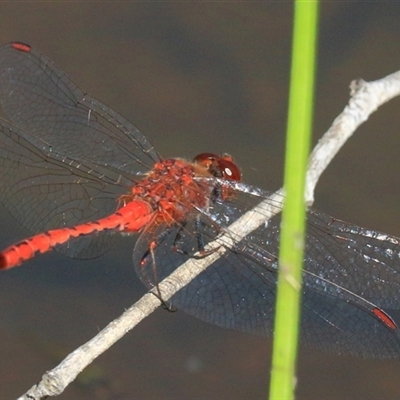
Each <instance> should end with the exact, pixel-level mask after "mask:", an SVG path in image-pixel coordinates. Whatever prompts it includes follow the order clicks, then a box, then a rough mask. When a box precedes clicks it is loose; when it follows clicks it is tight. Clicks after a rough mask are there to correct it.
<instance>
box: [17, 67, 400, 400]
mask: <svg viewBox="0 0 400 400" xmlns="http://www.w3.org/2000/svg"><path fill="white" fill-rule="evenodd" d="M399 94H400V71H399V72H396V73H394V74H391V75H388V76H387V77H385V78H383V79H380V80H377V81H374V82H365V81H363V80H358V81H353V82H352V83H351V98H350V101H349V104H348V105H347V106H346V107H345V109H344V110H343V112H342V113H341V114H340V115H339V116H338V117H337V118H336V119H335V121H334V122H333V124H332V126H331V128H330V129H329V130H328V131H327V132H326V133H325V135H324V136H323V138H322V139H321V140H320V141H319V143H318V144H317V146H316V147H315V149H314V150H313V152H312V154H311V156H310V161H309V168H308V172H307V183H306V194H305V196H306V201H307V203H308V204H309V205H310V204H312V202H313V199H314V188H315V186H316V184H317V181H318V179H319V177H320V176H321V174H322V172H323V171H324V170H325V168H326V167H327V166H328V164H329V163H330V161H331V160H332V159H333V157H334V156H335V155H336V153H337V152H338V151H339V149H340V148H341V147H342V145H343V144H344V143H345V142H346V140H347V139H348V138H349V137H350V136H351V135H352V134H353V132H354V131H355V130H356V128H357V127H358V126H359V125H361V123H363V122H364V121H366V120H367V119H368V117H369V116H370V114H371V113H373V112H374V111H375V110H376V109H377V108H378V107H379V106H380V105H382V104H383V103H385V102H387V101H389V100H390V99H392V98H393V97H395V96H397V95H399ZM282 195H283V190H282V189H281V190H279V191H277V192H275V193H274V194H273V195H272V196H271V197H270V198H268V199H266V200H264V201H263V202H261V203H260V204H259V205H257V206H256V207H255V208H254V209H253V210H251V211H249V212H247V213H246V214H244V215H243V216H242V217H241V218H240V219H238V220H237V221H235V222H234V223H233V224H232V225H231V226H229V228H228V229H229V235H224V236H223V237H220V238H218V242H217V243H215V242H213V243H210V246H211V247H216V248H217V250H216V251H215V252H212V254H210V256H208V257H206V258H202V259H200V260H194V259H190V260H188V261H187V262H186V263H185V264H183V265H182V266H180V267H179V268H178V269H176V270H175V271H174V272H173V273H172V274H171V275H170V276H169V277H168V278H166V279H164V280H163V281H162V282H161V283H160V284H159V289H160V291H161V292H162V294H163V299H165V300H168V299H169V298H170V297H171V296H173V295H174V294H175V293H176V292H177V291H179V290H180V289H182V288H183V287H184V286H186V285H187V284H188V283H189V282H190V281H191V280H192V279H194V278H195V277H196V276H197V275H198V274H200V273H201V272H202V271H204V270H205V269H206V268H207V267H208V266H209V265H210V264H212V263H213V262H214V261H215V260H216V259H217V258H218V257H221V256H222V255H223V254H224V253H225V252H226V251H228V250H227V249H229V247H230V244H231V243H232V244H233V240H234V241H238V240H241V239H242V238H244V237H245V236H246V235H248V234H249V233H250V232H252V231H253V230H255V229H257V228H258V227H259V226H260V225H261V224H263V223H264V222H265V221H267V220H268V219H269V218H271V217H272V216H273V215H275V214H277V213H279V212H280V211H281V208H280V207H278V206H274V204H279V202H280V201H281V199H282ZM276 200H279V201H276ZM260 211H261V212H260ZM222 240H223V243H224V246H223V247H221V241H222ZM159 305H160V301H159V300H158V299H157V298H156V296H154V295H153V294H152V293H147V294H146V295H145V296H143V297H142V298H141V299H140V300H139V301H138V302H136V303H135V304H134V305H133V306H132V307H130V308H129V309H128V310H127V311H125V312H124V313H123V314H122V315H121V316H120V317H119V318H117V319H116V320H114V321H113V322H111V323H110V324H109V325H108V326H107V327H106V328H104V329H103V330H102V331H101V332H100V333H98V334H97V335H96V336H95V337H94V338H93V339H91V340H90V341H88V342H87V343H85V344H84V345H83V346H81V347H79V348H78V349H76V350H75V351H74V352H73V353H71V354H70V355H69V356H68V357H67V358H65V359H64V360H63V361H62V362H61V364H59V365H58V366H57V367H56V368H54V369H53V370H51V371H49V372H46V373H45V374H44V375H43V378H42V380H41V381H40V382H39V383H38V384H37V385H34V386H33V387H32V388H31V389H30V390H29V391H28V392H27V393H26V394H24V395H23V396H21V397H20V398H19V400H28V399H29V400H39V399H43V398H45V397H47V396H56V395H58V394H60V393H62V392H63V391H64V389H65V388H66V387H67V386H68V384H69V383H70V382H72V381H73V380H74V379H75V378H76V376H77V375H78V374H79V373H80V372H81V371H82V370H83V369H84V368H85V367H86V366H87V365H89V364H90V363H91V362H92V361H93V360H94V359H95V358H96V357H98V356H99V355H100V354H102V353H103V352H104V351H105V350H107V349H108V348H109V347H110V346H111V345H112V344H114V343H115V342H116V341H117V340H119V339H120V338H121V337H122V336H124V335H125V334H126V333H127V332H128V331H130V330H131V329H132V328H133V327H134V326H135V325H136V324H138V323H139V322H140V321H141V320H142V319H144V318H145V317H147V316H148V315H149V314H150V313H152V312H153V311H154V310H155V309H156V308H157V307H158V306H159Z"/></svg>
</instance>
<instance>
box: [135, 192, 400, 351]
mask: <svg viewBox="0 0 400 400" xmlns="http://www.w3.org/2000/svg"><path fill="white" fill-rule="evenodd" d="M248 192H252V190H248ZM253 192H255V193H257V196H253V195H250V194H249V193H245V192H241V193H239V192H238V193H237V194H236V196H235V197H234V198H233V199H232V200H231V201H230V202H224V203H216V204H214V205H213V207H212V208H211V209H210V210H209V213H203V214H196V212H195V211H192V212H191V213H188V218H187V219H186V221H185V223H184V224H180V226H178V225H177V226H174V227H170V228H169V229H168V230H167V231H165V230H163V227H154V229H149V230H147V231H146V232H145V233H144V235H142V236H141V237H140V239H139V241H138V242H137V245H136V249H135V253H134V254H135V256H134V257H135V260H134V262H135V267H136V270H137V272H138V274H139V276H140V277H141V279H142V281H143V282H144V283H145V284H146V285H147V286H148V287H152V286H154V285H155V284H157V282H160V281H161V280H162V279H163V278H164V277H166V276H168V275H169V274H170V273H171V272H172V271H173V270H175V269H176V267H177V266H179V265H181V264H182V263H183V262H184V261H186V260H187V259H188V258H190V257H193V256H195V255H196V253H197V254H198V251H199V249H201V248H202V247H203V246H206V245H207V243H209V242H210V241H213V240H217V241H219V243H220V245H221V246H224V245H225V244H224V241H223V240H222V239H219V238H218V237H219V235H220V234H221V233H227V234H228V235H229V229H228V226H229V224H230V223H232V222H233V221H235V220H236V219H237V218H239V217H240V216H241V215H243V213H244V212H245V211H247V210H248V209H249V208H251V207H252V206H254V205H255V204H256V203H258V202H259V200H260V198H259V196H261V195H262V197H267V196H268V193H265V192H262V191H260V190H259V189H257V190H256V191H253ZM325 220H326V221H327V222H326V223H323V221H325ZM328 221H329V223H328ZM332 221H334V220H332V219H331V218H330V217H327V216H324V215H323V214H320V213H316V212H314V211H310V213H309V228H308V232H309V234H308V237H307V245H306V257H305V271H304V275H303V279H304V292H303V299H302V304H303V307H302V341H303V342H304V343H306V344H312V345H315V346H317V347H321V348H323V349H326V350H332V351H335V352H337V353H346V354H353V355H359V356H364V357H394V356H398V355H399V354H400V341H399V330H398V328H397V327H396V328H395V329H392V328H390V327H388V326H387V325H386V324H385V323H383V322H382V321H381V320H380V319H379V318H377V316H376V315H375V314H374V312H373V311H374V310H375V308H376V305H375V304H373V301H372V300H371V299H370V298H368V297H367V296H365V294H368V295H370V294H374V297H376V298H377V299H379V298H380V299H381V300H382V302H384V300H383V299H385V298H386V296H387V293H386V291H385V290H383V289H384V285H382V286H381V290H377V289H378V288H377V287H375V291H373V290H369V291H366V290H365V285H366V286H369V284H368V282H369V281H370V280H372V281H373V280H374V279H378V278H377V277H376V276H375V272H376V268H375V266H374V265H373V264H371V263H369V262H368V261H369V260H370V259H366V258H365V257H364V253H363V247H364V243H363V240H364V239H363V238H361V239H360V240H361V243H360V244H361V246H360V249H358V253H359V254H358V255H357V257H356V259H357V262H358V263H359V265H358V266H357V268H358V270H359V273H360V270H361V269H362V270H363V274H362V275H361V276H360V279H355V278H354V279H352V280H349V281H346V279H345V276H346V274H347V275H348V274H350V273H351V272H352V269H353V266H352V263H353V261H354V247H355V246H353V248H349V247H348V246H347V244H346V242H343V241H341V240H338V238H340V237H341V236H340V232H341V231H342V230H343V229H344V226H343V223H340V225H336V224H335V223H332ZM317 224H319V226H318V225H317ZM321 224H322V225H323V227H324V235H321ZM279 225H280V216H279V215H278V216H275V217H274V218H272V219H271V220H270V221H269V222H268V223H266V224H264V225H262V226H261V227H260V228H258V229H257V230H256V231H255V232H253V233H252V234H251V235H249V236H248V237H246V238H245V239H244V240H242V241H240V242H238V243H236V246H235V248H234V249H231V250H229V251H228V252H227V253H226V254H225V256H224V257H222V258H221V259H219V260H218V261H216V262H215V263H214V264H212V265H211V266H209V267H208V268H207V269H206V270H205V271H204V272H202V273H201V274H200V275H199V276H198V277H197V278H195V280H194V281H192V282H191V283H190V284H189V285H188V286H187V287H186V288H184V289H182V290H181V291H180V292H178V293H177V294H176V295H175V296H174V297H173V298H172V299H171V302H172V306H173V307H177V308H178V309H182V310H184V311H186V312H188V313H190V314H192V315H194V316H196V317H198V318H201V319H202V320H204V321H207V322H211V323H213V324H216V325H220V326H223V327H226V328H233V329H238V330H241V331H244V332H251V333H256V334H261V335H271V333H272V323H273V307H274V304H275V292H276V278H277V255H278V246H279ZM345 227H346V229H347V231H351V232H354V237H353V240H356V239H357V235H356V233H355V231H354V230H353V229H352V228H351V227H350V226H349V225H345ZM164 228H165V227H164ZM339 228H340V229H339ZM339 230H340V232H339ZM332 242H333V243H334V244H335V246H334V248H333V250H330V249H331V247H332ZM384 242H385V241H384ZM149 243H156V246H155V249H154V260H155V265H154V263H153V259H152V257H150V253H149V252H148V247H149ZM338 246H341V247H340V248H338ZM380 248H381V247H380ZM368 249H370V247H368ZM343 253H345V254H346V253H347V254H348V255H349V254H351V255H352V258H349V260H348V261H349V262H346V256H345V255H343ZM377 253H378V254H380V253H379V251H377ZM338 254H340V255H341V258H340V260H341V262H342V263H343V264H340V263H339V262H337V261H338V260H336V258H335V255H338ZM378 254H377V255H378ZM332 259H334V260H336V262H332ZM380 265H381V267H380V268H381V270H380V271H379V273H380V278H382V273H383V272H385V273H386V274H387V277H386V279H388V280H389V279H391V278H393V279H394V280H397V281H398V277H397V276H396V274H394V276H391V275H390V274H392V272H393V268H391V267H388V268H386V269H384V268H383V266H382V264H380ZM335 271H336V272H335ZM354 282H356V284H355V283H354ZM364 296H365V297H364ZM397 306H398V303H397Z"/></svg>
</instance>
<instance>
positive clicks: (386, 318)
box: [372, 308, 397, 329]
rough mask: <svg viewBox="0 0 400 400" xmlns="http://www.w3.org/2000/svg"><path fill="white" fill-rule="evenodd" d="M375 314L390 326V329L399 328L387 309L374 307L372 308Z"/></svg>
mask: <svg viewBox="0 0 400 400" xmlns="http://www.w3.org/2000/svg"><path fill="white" fill-rule="evenodd" d="M372 312H373V314H374V315H375V316H376V317H377V318H379V319H380V320H381V321H382V322H383V323H384V324H385V325H386V326H387V327H388V328H390V329H397V325H396V323H395V322H394V321H393V319H392V318H391V317H390V316H389V315H388V314H386V313H385V311H383V310H381V309H380V308H374V309H373V310H372Z"/></svg>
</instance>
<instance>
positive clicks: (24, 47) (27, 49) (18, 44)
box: [11, 42, 32, 53]
mask: <svg viewBox="0 0 400 400" xmlns="http://www.w3.org/2000/svg"><path fill="white" fill-rule="evenodd" d="M11 47H13V48H14V49H16V50H19V51H25V53H30V52H31V50H32V48H31V46H29V44H25V43H21V42H14V43H11Z"/></svg>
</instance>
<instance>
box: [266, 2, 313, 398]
mask: <svg viewBox="0 0 400 400" xmlns="http://www.w3.org/2000/svg"><path fill="white" fill-rule="evenodd" d="M318 5H319V4H318V1H304V0H297V1H295V6H294V11H295V12H294V30H293V48H292V67H291V74H290V98H289V114H288V130H287V141H286V158H285V177H284V187H285V191H286V200H285V205H284V209H283V212H282V227H281V242H280V252H279V260H280V261H279V264H280V267H279V276H278V294H277V302H276V315H275V327H274V332H275V333H274V348H273V358H272V372H271V385H270V400H291V399H294V391H295V386H296V358H297V347H298V330H299V329H298V326H299V320H300V304H301V280H302V279H301V277H302V272H301V268H302V261H303V248H304V234H305V203H304V184H305V173H306V168H307V158H308V152H309V143H310V136H311V128H312V115H313V95H314V77H315V64H316V47H317V21H318Z"/></svg>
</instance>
